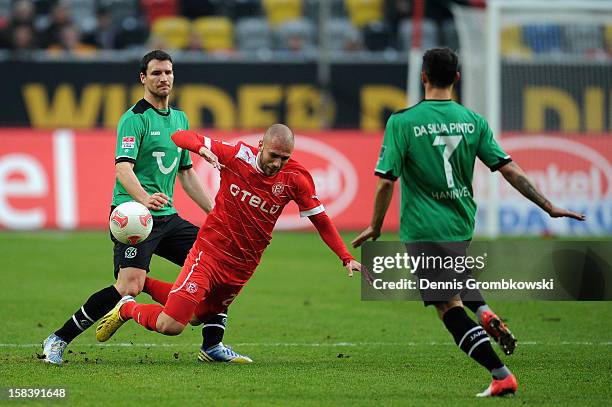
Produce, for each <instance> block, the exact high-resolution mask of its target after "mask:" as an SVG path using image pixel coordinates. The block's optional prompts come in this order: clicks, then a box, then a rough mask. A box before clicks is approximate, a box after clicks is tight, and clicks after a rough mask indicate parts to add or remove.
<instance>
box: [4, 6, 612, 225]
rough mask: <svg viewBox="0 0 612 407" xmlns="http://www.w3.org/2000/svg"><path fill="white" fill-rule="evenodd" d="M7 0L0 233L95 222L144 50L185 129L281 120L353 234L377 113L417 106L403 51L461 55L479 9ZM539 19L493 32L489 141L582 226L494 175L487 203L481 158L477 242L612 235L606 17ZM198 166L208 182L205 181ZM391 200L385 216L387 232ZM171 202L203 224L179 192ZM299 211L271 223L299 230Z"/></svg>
mask: <svg viewBox="0 0 612 407" xmlns="http://www.w3.org/2000/svg"><path fill="white" fill-rule="evenodd" d="M0 3H1V4H0V16H3V18H2V20H0V22H1V24H2V25H3V27H4V32H3V33H4V35H3V36H2V38H3V39H4V41H3V44H4V45H3V46H4V49H3V50H2V51H0V68H2V72H3V73H4V77H5V84H4V98H5V100H6V101H7V103H5V106H4V107H3V109H2V110H1V111H0V125H1V126H2V128H0V141H1V143H0V146H1V147H0V180H2V183H3V184H4V185H5V187H4V188H3V189H2V196H1V197H0V227H1V228H4V229H18V230H23V229H26V230H32V229H34V230H35V229H40V228H46V229H55V228H58V229H79V228H87V229H89V228H104V227H105V224H106V217H107V205H106V203H107V202H108V201H109V199H110V191H111V184H112V179H113V176H112V172H113V165H112V159H110V158H108V157H111V156H112V148H113V144H114V141H115V140H114V129H115V126H116V123H117V120H118V118H119V116H120V115H121V114H122V113H123V112H124V111H125V110H126V109H127V108H128V107H129V106H130V104H132V103H133V102H134V101H136V100H138V99H139V98H140V97H141V95H142V88H141V86H140V84H139V82H138V79H137V78H138V76H137V73H138V65H137V62H138V59H139V58H140V57H141V56H142V54H144V52H146V50H148V49H150V48H152V47H161V48H165V49H168V50H170V51H171V53H172V55H173V56H174V59H175V65H176V66H175V69H176V82H175V89H174V92H173V100H172V104H174V105H175V106H177V107H178V108H180V109H182V110H184V111H185V112H186V113H187V115H188V117H189V119H190V122H191V126H192V128H195V129H202V130H204V131H206V132H207V133H209V134H210V135H212V136H216V137H219V138H222V139H235V138H236V137H238V136H246V135H253V134H259V133H260V132H261V130H262V129H264V128H266V127H267V126H268V125H269V124H270V123H274V122H284V123H287V124H288V125H289V126H291V127H292V128H293V129H294V130H295V131H296V132H297V133H298V134H299V135H300V136H301V137H300V138H299V141H298V143H297V151H296V158H298V159H300V160H301V161H303V162H304V164H306V166H307V167H308V168H310V169H312V171H313V173H314V174H315V182H316V183H317V186H318V189H319V191H320V194H321V197H322V199H323V201H324V203H325V204H326V206H327V207H329V208H330V209H331V210H330V213H331V214H332V215H333V217H334V219H335V220H336V221H337V223H338V225H339V226H340V228H341V229H344V230H358V229H361V228H363V227H364V226H366V225H367V222H368V219H369V215H370V210H371V205H370V204H369V201H370V200H371V197H372V196H373V190H374V185H375V180H374V178H373V176H372V168H373V166H374V164H375V160H376V155H377V151H378V148H379V145H380V142H381V138H382V129H383V128H384V124H385V122H386V119H387V117H388V116H389V114H390V113H391V112H393V111H396V110H399V109H401V108H404V107H406V106H408V105H409V104H411V103H414V102H415V101H416V100H418V99H420V95H416V96H415V97H412V98H410V97H409V96H408V97H407V96H406V89H407V87H408V83H407V77H408V71H409V64H407V63H406V61H407V60H409V53H410V50H411V48H412V47H414V46H415V43H416V42H417V41H418V45H419V46H420V47H421V48H422V49H427V48H430V47H432V46H436V45H445V46H450V47H452V48H454V49H458V50H459V52H460V53H461V51H462V47H461V46H460V44H459V40H460V38H461V39H462V40H464V42H469V41H471V40H470V36H466V35H464V34H462V30H463V29H464V27H465V26H466V25H468V26H472V27H470V29H471V30H472V31H474V28H473V26H477V30H478V32H477V33H476V35H474V34H471V35H472V37H476V38H477V37H478V36H479V35H480V36H484V29H485V27H484V26H482V25H480V27H479V28H478V25H475V24H470V21H469V20H467V21H466V19H465V17H464V15H465V14H466V13H471V14H480V15H484V14H485V13H486V9H485V8H484V6H485V2H483V1H477V0H470V1H468V0H463V1H447V0H432V1H426V2H421V1H416V2H412V1H383V0H368V1H352V0H346V1H345V0H334V1H330V2H328V3H327V2H325V3H322V4H324V7H319V6H320V4H319V2H318V1H310V0H278V1H276V0H269V1H268V0H265V1H260V0H234V1H218V0H202V1H199V0H198V1H188V0H184V1H179V0H142V1H138V0H122V1H117V0H71V1H51V0H48V1H46V0H45V1H42V0H41V1H28V0H25V1H14V2H11V1H2V2H0ZM510 3H512V2H510ZM604 3H605V2H602V4H604ZM453 15H455V16H456V17H455V18H454V17H453ZM472 18H473V17H472ZM541 18H542V19H543V22H541V23H537V24H536V23H533V22H530V21H527V22H526V23H524V24H519V23H517V22H516V21H514V22H512V21H511V22H510V23H508V24H506V25H503V26H502V30H501V35H500V44H501V45H500V46H501V55H500V60H501V76H502V78H503V80H502V83H501V94H500V100H498V101H494V102H491V103H497V104H499V105H500V111H501V123H500V125H499V126H498V127H499V131H498V132H497V136H498V137H499V138H500V140H501V143H502V145H504V146H505V147H506V148H507V149H508V152H509V153H510V154H512V155H513V156H514V157H515V159H516V160H517V161H518V162H519V163H520V164H521V165H522V166H523V167H525V169H526V170H527V172H528V173H529V174H530V175H531V176H532V177H533V178H534V179H535V180H536V182H537V183H538V185H539V187H540V188H541V189H542V190H543V191H544V192H545V193H546V194H547V195H549V196H550V197H551V198H552V199H553V200H554V201H555V202H557V203H558V204H559V205H566V206H569V207H571V208H573V209H576V210H579V211H583V212H585V213H586V214H587V216H589V222H586V223H583V224H579V223H577V222H571V221H567V220H561V221H556V222H552V221H551V220H550V219H548V218H547V217H546V216H545V214H543V213H542V212H540V211H539V210H538V209H537V208H535V207H534V206H533V205H531V204H530V203H528V202H526V201H523V200H522V199H521V198H520V197H519V196H518V194H517V193H516V192H514V191H512V190H510V189H508V188H506V185H505V183H502V182H499V180H500V178H495V179H496V181H495V182H497V183H498V184H500V188H501V190H500V191H498V192H495V193H494V194H493V195H492V194H491V191H489V188H490V185H491V182H490V181H489V180H490V176H489V175H488V174H486V172H485V171H483V168H482V166H479V167H478V170H477V175H476V178H475V193H476V196H477V199H478V201H479V204H480V209H481V210H480V211H479V219H478V225H479V229H478V232H479V233H480V234H483V233H489V234H490V232H487V231H489V230H491V229H490V228H488V225H487V223H488V222H491V219H493V222H495V223H496V225H497V227H496V228H495V229H493V230H494V233H496V234H502V235H570V236H572V235H582V236H585V235H586V236H592V235H609V234H610V233H611V231H612V200H611V198H610V196H611V192H610V183H611V181H612V171H611V167H610V159H611V157H612V152H611V151H612V143H611V142H610V137H609V136H610V133H609V129H610V128H611V126H612V123H611V122H610V120H611V119H610V111H611V110H612V105H611V98H612V93H611V92H610V77H612V62H611V57H610V55H611V52H612V51H611V50H612V34H611V33H612V31H611V30H612V25H609V24H608V25H606V24H604V23H599V22H591V23H589V20H588V15H587V16H586V17H585V18H583V19H582V20H581V19H577V20H576V21H575V22H573V23H567V22H563V20H560V21H561V22H559V23H557V24H553V23H551V22H550V21H546V19H545V18H544V17H541ZM319 21H323V23H322V24H319ZM551 21H554V20H551ZM24 31H27V32H28V33H29V34H30V35H29V36H27V35H25V34H23V32H24ZM417 33H420V34H419V35H417ZM22 37H27V38H29V41H25V39H24V38H22ZM416 37H418V38H416ZM475 45H478V44H465V45H464V47H463V48H464V49H470V48H471V49H474V48H476V49H477V48H478V47H477V46H475ZM461 58H462V61H463V71H464V72H463V74H464V78H469V77H470V75H474V73H473V72H472V71H474V72H476V73H478V72H480V71H479V69H480V70H481V69H482V65H486V62H487V61H486V60H483V61H478V60H477V59H478V55H475V53H471V54H461ZM417 63H418V62H417ZM477 65H480V66H477ZM463 82H465V83H463ZM463 82H462V83H461V84H460V85H461V86H459V87H458V92H457V98H458V99H459V100H461V99H462V98H461V95H462V94H463V93H465V94H466V97H465V98H464V99H466V100H464V102H465V103H467V105H468V106H470V107H472V108H475V109H476V110H477V111H479V112H480V113H483V114H485V115H486V113H487V111H486V103H485V104H484V105H485V107H483V102H482V100H481V99H482V98H479V100H477V101H474V97H473V96H472V94H473V88H474V85H473V84H472V85H470V84H469V83H467V82H468V80H467V79H466V80H465V81H463ZM483 85H484V82H483V81H482V78H481V80H480V82H479V83H478V84H477V86H478V87H480V88H484V87H485V86H483ZM466 86H470V88H467V89H466ZM408 99H410V100H408ZM60 129H61V130H60ZM252 140H255V139H252ZM198 170H199V172H200V173H201V174H202V176H203V177H204V178H205V179H207V182H208V184H209V185H210V187H211V188H212V189H213V190H214V189H215V181H214V178H215V177H214V175H213V174H210V173H209V171H208V169H207V168H206V166H203V165H199V166H198ZM493 177H497V175H493ZM179 189H180V187H179ZM396 195H398V194H396ZM492 197H493V198H494V199H496V201H494V204H495V205H494V206H492V208H493V210H492V211H494V212H495V213H494V215H493V218H489V217H488V216H486V215H485V214H486V211H487V208H488V204H489V200H490V199H491V198H492ZM398 199H399V198H398V196H396V199H395V202H394V207H393V208H392V209H391V211H390V212H389V214H390V216H389V218H388V220H387V222H386V226H387V228H388V230H391V231H392V230H396V229H397V225H398V216H397V210H396V208H397V201H398ZM177 205H178V207H179V208H181V209H182V212H183V213H184V214H185V215H186V216H187V217H188V218H189V219H191V220H193V221H194V222H199V219H200V214H199V213H198V211H197V209H196V207H195V205H192V204H191V203H189V201H188V199H186V198H185V195H184V194H183V193H182V192H179V193H178V197H177ZM294 212H295V211H293V212H291V213H287V214H286V215H285V216H284V217H283V220H282V222H281V223H280V224H279V229H296V228H303V227H308V222H299V221H297V220H295V216H294Z"/></svg>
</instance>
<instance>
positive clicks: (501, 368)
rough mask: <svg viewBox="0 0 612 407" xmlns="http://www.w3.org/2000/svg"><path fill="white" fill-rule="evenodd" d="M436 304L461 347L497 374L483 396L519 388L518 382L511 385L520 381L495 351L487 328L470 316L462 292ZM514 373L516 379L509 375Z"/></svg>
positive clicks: (445, 323) (506, 392)
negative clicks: (465, 307) (486, 330)
mask: <svg viewBox="0 0 612 407" xmlns="http://www.w3.org/2000/svg"><path fill="white" fill-rule="evenodd" d="M435 305H436V309H437V311H438V314H439V315H441V317H442V321H443V322H444V325H445V326H446V329H447V330H448V331H449V332H450V334H451V335H452V336H453V338H454V340H455V343H456V344H457V346H458V347H459V349H461V350H462V351H463V352H465V353H466V354H467V355H468V356H469V357H471V358H472V359H474V360H475V361H476V362H478V363H479V364H480V365H482V366H483V367H485V368H486V369H487V370H488V371H489V372H491V375H492V376H493V383H492V384H491V386H489V387H490V389H487V390H485V392H483V393H481V395H480V396H479V397H485V396H487V395H490V396H497V395H503V394H508V393H514V392H516V389H517V386H516V385H515V386H512V385H511V384H512V382H513V380H514V384H516V379H515V378H514V376H513V375H512V373H511V372H510V370H509V369H508V368H507V367H506V366H505V365H504V364H503V363H502V362H501V360H500V359H499V357H498V356H497V355H496V354H495V351H494V350H493V348H492V347H491V342H490V340H489V337H488V335H487V333H486V332H485V330H484V329H483V328H482V327H481V326H480V325H478V324H476V322H474V321H473V320H472V319H471V318H470V317H468V315H467V313H466V312H465V309H464V308H463V304H462V303H461V300H460V299H459V298H458V296H456V297H454V298H452V299H451V300H450V301H447V302H440V303H436V304H435ZM510 376H512V379H509V378H508V377H510ZM500 389H501V390H500ZM487 391H489V393H490V394H488V393H487Z"/></svg>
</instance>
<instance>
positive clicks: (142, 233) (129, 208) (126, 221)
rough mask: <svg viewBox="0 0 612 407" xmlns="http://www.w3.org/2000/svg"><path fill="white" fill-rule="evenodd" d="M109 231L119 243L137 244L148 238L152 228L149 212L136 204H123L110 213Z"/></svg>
mask: <svg viewBox="0 0 612 407" xmlns="http://www.w3.org/2000/svg"><path fill="white" fill-rule="evenodd" d="M109 227H110V231H111V233H112V234H113V236H114V237H115V239H117V240H118V241H120V242H121V243H125V244H132V245H133V244H138V243H140V242H142V241H143V240H145V239H146V238H147V237H149V234H150V233H151V229H152V228H153V217H152V216H151V212H149V210H148V209H147V208H146V206H144V205H143V204H140V203H138V202H124V203H122V204H121V205H119V206H117V207H116V208H115V210H114V211H113V213H111V216H110V221H109Z"/></svg>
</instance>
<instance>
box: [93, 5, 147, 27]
mask: <svg viewBox="0 0 612 407" xmlns="http://www.w3.org/2000/svg"><path fill="white" fill-rule="evenodd" d="M138 1H139V0H98V8H107V9H108V10H110V11H111V15H112V17H113V22H114V23H115V24H117V25H123V20H125V19H126V18H133V17H140V16H141V14H142V13H141V11H140V4H139V3H138Z"/></svg>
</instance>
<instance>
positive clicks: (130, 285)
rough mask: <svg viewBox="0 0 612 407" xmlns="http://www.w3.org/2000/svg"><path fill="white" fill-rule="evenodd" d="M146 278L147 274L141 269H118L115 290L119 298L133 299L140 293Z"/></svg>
mask: <svg viewBox="0 0 612 407" xmlns="http://www.w3.org/2000/svg"><path fill="white" fill-rule="evenodd" d="M146 277H147V272H146V271H145V270H142V269H137V268H133V267H128V268H124V269H120V270H119V276H118V277H117V282H116V283H115V288H117V291H118V292H119V294H121V296H126V295H131V296H132V297H135V296H137V295H138V294H140V292H141V291H142V289H143V287H144V282H145V279H146Z"/></svg>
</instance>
